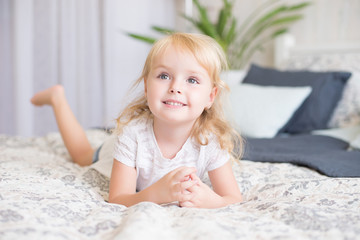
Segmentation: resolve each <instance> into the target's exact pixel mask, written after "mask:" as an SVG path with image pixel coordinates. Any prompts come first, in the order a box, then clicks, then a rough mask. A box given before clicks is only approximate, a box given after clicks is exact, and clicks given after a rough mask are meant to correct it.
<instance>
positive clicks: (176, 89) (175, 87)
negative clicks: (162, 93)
mask: <svg viewBox="0 0 360 240" xmlns="http://www.w3.org/2000/svg"><path fill="white" fill-rule="evenodd" d="M180 85H181V84H180V83H179V82H178V81H176V80H175V79H174V80H173V81H172V83H171V85H170V87H169V92H170V93H178V94H181V93H182V90H181V86H180Z"/></svg>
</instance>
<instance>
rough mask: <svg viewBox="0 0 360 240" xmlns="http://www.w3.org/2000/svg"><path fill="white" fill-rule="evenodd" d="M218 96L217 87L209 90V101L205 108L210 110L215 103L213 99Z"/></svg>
mask: <svg viewBox="0 0 360 240" xmlns="http://www.w3.org/2000/svg"><path fill="white" fill-rule="evenodd" d="M217 94H218V88H217V87H213V88H212V89H211V92H210V99H209V103H208V105H207V108H210V107H211V106H212V104H213V103H214V101H215V98H216V96H217Z"/></svg>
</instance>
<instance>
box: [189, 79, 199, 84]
mask: <svg viewBox="0 0 360 240" xmlns="http://www.w3.org/2000/svg"><path fill="white" fill-rule="evenodd" d="M187 82H188V83H191V84H199V82H198V80H196V79H195V78H189V79H188V80H187Z"/></svg>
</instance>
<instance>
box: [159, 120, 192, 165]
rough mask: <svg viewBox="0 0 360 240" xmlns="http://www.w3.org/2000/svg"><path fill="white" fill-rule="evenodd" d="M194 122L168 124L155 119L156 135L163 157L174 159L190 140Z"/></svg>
mask: <svg viewBox="0 0 360 240" xmlns="http://www.w3.org/2000/svg"><path fill="white" fill-rule="evenodd" d="M193 125H194V122H191V123H184V124H168V123H164V122H162V121H157V120H156V119H154V126H153V128H154V134H155V138H156V141H157V144H158V146H159V148H160V151H161V153H162V155H163V156H164V157H166V158H170V159H171V158H174V157H175V156H176V154H177V153H178V152H179V151H180V149H181V148H182V146H183V145H184V144H185V142H186V140H187V139H188V138H189V136H190V134H191V130H192V126H193Z"/></svg>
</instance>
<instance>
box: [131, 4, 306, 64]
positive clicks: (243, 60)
mask: <svg viewBox="0 0 360 240" xmlns="http://www.w3.org/2000/svg"><path fill="white" fill-rule="evenodd" d="M222 1H223V6H222V8H221V9H220V10H219V12H218V16H217V20H216V21H215V22H212V21H210V18H209V16H208V13H207V9H206V7H205V6H204V5H202V4H200V2H199V0H193V3H194V5H195V6H196V9H197V12H198V17H189V16H186V15H182V17H184V18H185V19H186V20H187V21H189V22H190V23H191V24H192V25H193V26H194V27H195V28H196V29H197V30H198V31H199V32H200V33H203V34H206V35H208V36H210V37H212V38H214V39H215V40H216V41H217V42H218V43H219V44H220V46H221V47H222V48H223V50H224V52H225V53H226V55H227V58H228V63H229V67H230V69H243V68H244V67H245V66H246V65H247V64H248V63H249V62H250V61H251V58H252V56H253V55H254V53H255V52H257V51H260V50H263V49H264V46H265V44H266V43H268V42H269V41H271V40H273V39H274V38H276V37H277V36H279V35H281V34H284V33H286V32H287V31H288V29H289V27H290V26H291V24H293V23H295V22H296V21H298V20H300V19H301V18H302V17H303V15H302V14H301V10H302V9H304V8H305V7H307V6H308V5H310V2H308V1H304V2H300V3H294V4H291V3H290V4H285V3H283V1H281V0H269V1H266V2H264V3H263V4H261V5H260V6H259V7H258V8H257V9H255V10H254V11H253V12H251V13H250V14H249V16H248V17H246V19H245V20H244V21H243V22H242V23H241V24H239V23H238V20H237V19H236V17H235V16H234V13H233V6H234V0H222ZM152 29H153V30H154V31H156V32H159V33H162V34H169V33H172V32H174V30H172V29H166V28H163V27H159V26H152ZM127 34H128V35H129V36H131V37H133V38H135V39H138V40H141V41H145V42H148V43H151V44H152V43H154V42H155V41H156V40H157V39H156V38H153V37H149V36H144V35H139V34H134V33H127Z"/></svg>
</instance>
